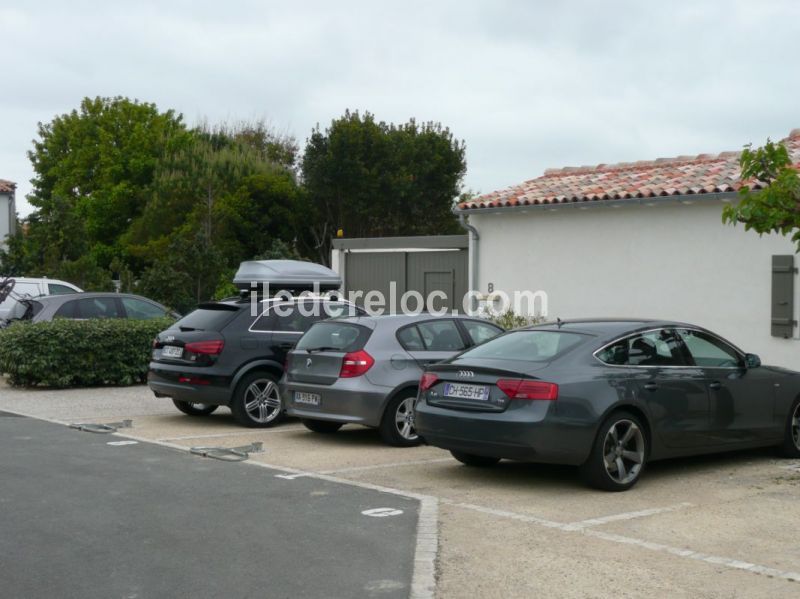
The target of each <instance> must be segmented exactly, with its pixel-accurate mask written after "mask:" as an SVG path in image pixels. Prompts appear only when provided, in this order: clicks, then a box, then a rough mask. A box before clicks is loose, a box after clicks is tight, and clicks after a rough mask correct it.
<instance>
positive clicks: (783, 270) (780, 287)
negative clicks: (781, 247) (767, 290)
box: [772, 255, 797, 339]
mask: <svg viewBox="0 0 800 599" xmlns="http://www.w3.org/2000/svg"><path fill="white" fill-rule="evenodd" d="M796 272H797V269H796V268H795V266H794V256H791V255H789V256H773V257H772V336H773V337H783V338H784V339H788V338H789V337H791V336H792V335H793V334H794V327H795V326H797V321H796V320H795V319H794V275H795V273H796Z"/></svg>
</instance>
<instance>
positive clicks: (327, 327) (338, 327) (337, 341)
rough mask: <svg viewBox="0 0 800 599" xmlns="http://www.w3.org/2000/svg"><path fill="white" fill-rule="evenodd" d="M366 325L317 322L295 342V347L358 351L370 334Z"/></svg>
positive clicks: (312, 349) (310, 349) (313, 349)
mask: <svg viewBox="0 0 800 599" xmlns="http://www.w3.org/2000/svg"><path fill="white" fill-rule="evenodd" d="M370 332H371V331H370V330H369V329H368V328H366V327H362V326H359V325H357V324H352V323H347V322H318V323H316V324H314V325H312V326H311V328H310V329H308V331H307V332H306V334H305V335H303V336H302V337H301V338H300V341H298V342H297V349H299V350H306V351H309V352H311V351H342V352H351V351H358V350H359V349H362V348H363V347H364V344H365V343H366V342H367V339H368V338H369V335H370Z"/></svg>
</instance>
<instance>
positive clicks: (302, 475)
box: [275, 458, 453, 480]
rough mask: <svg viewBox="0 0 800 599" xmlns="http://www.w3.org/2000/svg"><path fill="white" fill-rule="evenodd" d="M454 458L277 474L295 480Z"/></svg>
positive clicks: (430, 462) (434, 462) (444, 459)
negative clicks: (318, 475)
mask: <svg viewBox="0 0 800 599" xmlns="http://www.w3.org/2000/svg"><path fill="white" fill-rule="evenodd" d="M452 461H453V458H433V459H430V460H410V461H407V462H389V463H387V464H370V465H369V466H353V467H352V468H337V469H335V470H320V471H319V472H301V473H299V474H276V475H275V476H276V477H278V478H283V479H286V480H294V479H296V478H307V477H309V476H314V475H317V474H344V473H347V472H362V471H364V470H380V469H381V468H398V467H402V466H418V465H420V464H437V463H439V462H452Z"/></svg>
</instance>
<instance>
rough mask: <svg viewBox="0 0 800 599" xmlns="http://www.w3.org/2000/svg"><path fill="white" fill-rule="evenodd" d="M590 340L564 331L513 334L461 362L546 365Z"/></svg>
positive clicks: (489, 343)
mask: <svg viewBox="0 0 800 599" xmlns="http://www.w3.org/2000/svg"><path fill="white" fill-rule="evenodd" d="M585 339H586V336H585V335H582V334H580V333H567V332H563V331H536V330H524V331H512V332H510V333H506V334H505V335H500V336H499V337H495V338H494V339H490V340H489V341H487V342H485V343H483V344H481V345H478V346H476V347H474V348H473V349H470V350H467V351H465V352H464V353H463V354H461V355H459V358H470V359H472V358H481V359H490V360H491V359H494V360H525V361H528V362H546V361H549V360H552V359H553V358H555V357H556V356H558V355H560V354H562V353H564V352H565V351H567V350H568V349H570V348H571V347H574V346H576V345H578V344H579V343H581V342H583V341H584V340H585Z"/></svg>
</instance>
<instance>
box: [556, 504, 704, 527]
mask: <svg viewBox="0 0 800 599" xmlns="http://www.w3.org/2000/svg"><path fill="white" fill-rule="evenodd" d="M693 505H694V504H692V503H688V502H683V503H678V504H675V505H670V506H667V507H654V508H650V509H648V510H639V511H637V512H624V513H622V514H611V515H609V516H602V517H600V518H589V519H588V520H581V521H580V522H571V523H569V524H567V527H566V529H565V530H582V529H584V528H589V527H590V526H600V525H601V524H608V523H609V522H619V521H620V520H633V519H635V518H646V517H647V516H654V515H656V514H664V513H667V512H675V511H678V510H682V509H684V508H687V507H692V506H693Z"/></svg>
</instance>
